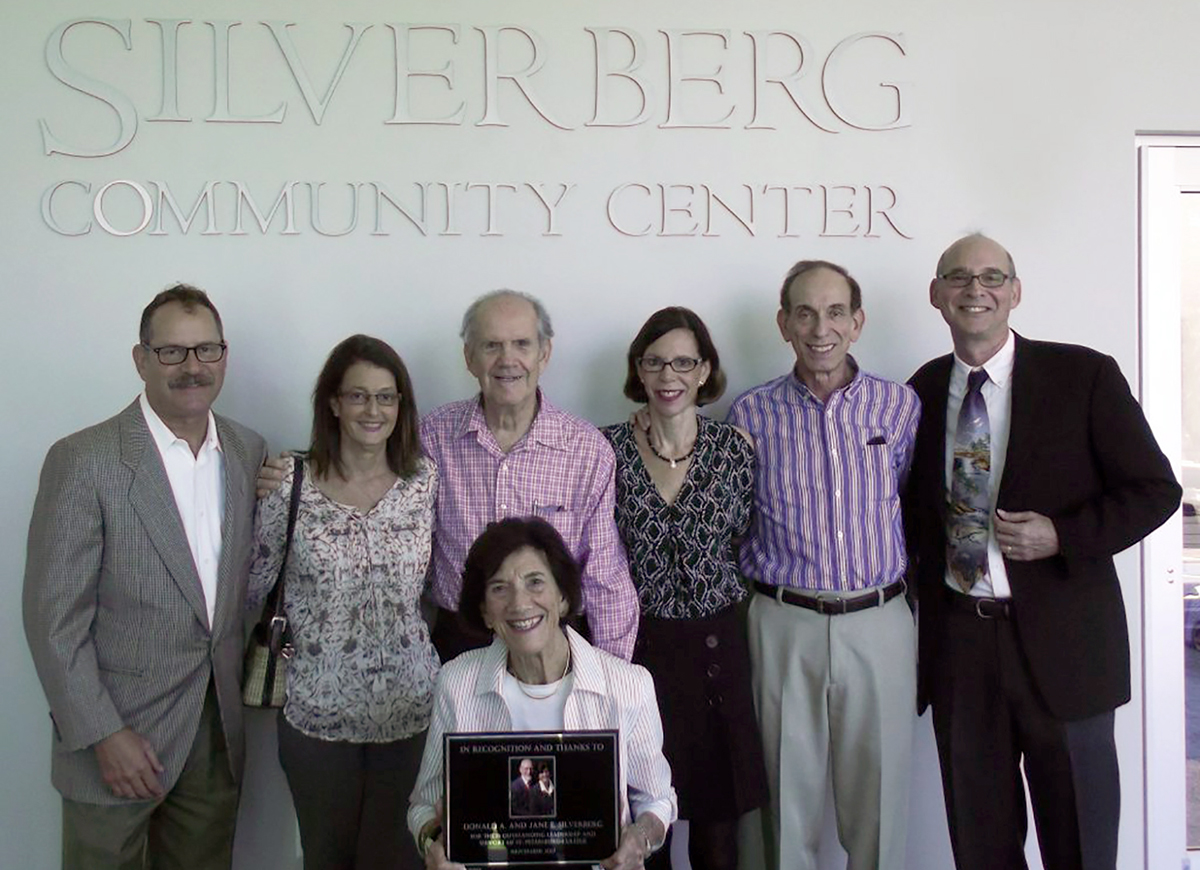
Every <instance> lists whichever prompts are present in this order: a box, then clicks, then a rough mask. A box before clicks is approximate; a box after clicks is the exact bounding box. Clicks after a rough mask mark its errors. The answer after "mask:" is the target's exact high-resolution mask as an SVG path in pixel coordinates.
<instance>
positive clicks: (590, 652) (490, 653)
mask: <svg viewBox="0 0 1200 870" xmlns="http://www.w3.org/2000/svg"><path fill="white" fill-rule="evenodd" d="M566 629H567V643H569V644H570V645H571V673H573V674H574V675H575V681H574V683H573V684H572V686H571V691H572V692H591V693H593V694H596V695H604V694H607V692H608V680H607V679H605V676H604V668H603V666H602V665H601V664H600V656H599V654H598V653H597V652H596V649H595V647H593V646H592V645H591V644H589V643H588V642H587V641H586V640H584V639H583V638H582V637H581V636H580V635H579V633H578V632H576V631H575V629H573V628H571V627H570V626H566ZM507 665H508V647H506V646H505V645H504V641H502V640H500V638H498V637H497V638H494V639H493V640H492V645H491V646H489V647H488V648H487V650H486V652H485V653H484V656H483V666H482V667H481V668H480V669H479V676H478V677H476V679H475V694H476V695H486V694H489V693H493V694H496V695H500V696H501V697H503V692H502V691H501V687H502V686H503V685H504V670H505V668H506V667H507Z"/></svg>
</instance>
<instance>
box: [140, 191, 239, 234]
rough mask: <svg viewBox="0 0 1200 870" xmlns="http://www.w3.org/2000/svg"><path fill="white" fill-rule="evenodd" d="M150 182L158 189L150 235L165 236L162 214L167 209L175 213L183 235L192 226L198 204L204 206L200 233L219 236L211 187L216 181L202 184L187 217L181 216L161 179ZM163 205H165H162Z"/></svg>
mask: <svg viewBox="0 0 1200 870" xmlns="http://www.w3.org/2000/svg"><path fill="white" fill-rule="evenodd" d="M150 184H151V185H152V186H153V187H154V188H155V189H156V190H157V191H158V197H157V203H158V207H157V208H156V209H155V212H156V213H157V216H158V220H157V221H155V223H154V229H152V230H151V231H150V232H149V235H151V236H165V235H166V234H167V231H166V230H165V229H163V215H165V214H166V212H167V209H170V210H171V213H172V214H174V215H175V220H177V221H178V222H179V227H180V229H182V230H183V232H184V235H186V234H187V232H188V230H190V229H191V228H192V221H194V220H195V219H196V215H197V214H198V213H199V211H200V206H204V219H205V226H204V230H203V231H202V232H201V233H200V235H202V236H219V235H221V231H220V230H218V229H217V215H216V206H215V204H214V203H213V188H214V187H215V186H216V184H217V182H215V181H210V182H208V183H207V184H205V185H204V189H203V190H201V191H200V196H199V197H197V198H196V204H195V205H193V206H192V210H191V211H190V212H188V214H187V217H184V216H183V211H182V210H181V209H180V208H179V203H177V202H176V201H175V195H174V194H172V193H171V188H170V187H168V186H167V184H166V182H163V181H151V182H150ZM164 206H165V207H164Z"/></svg>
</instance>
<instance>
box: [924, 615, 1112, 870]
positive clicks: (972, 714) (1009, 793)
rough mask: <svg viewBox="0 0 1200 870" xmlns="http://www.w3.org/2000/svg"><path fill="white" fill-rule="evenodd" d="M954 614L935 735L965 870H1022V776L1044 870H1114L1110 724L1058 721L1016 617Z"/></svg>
mask: <svg viewBox="0 0 1200 870" xmlns="http://www.w3.org/2000/svg"><path fill="white" fill-rule="evenodd" d="M946 594H947V595H949V596H952V598H951V601H952V602H955V603H957V604H958V605H960V606H957V607H956V606H950V607H948V608H947V613H946V617H945V623H944V626H943V632H942V637H941V645H940V646H939V648H938V660H937V662H936V663H935V665H934V680H933V685H932V687H931V689H932V692H931V694H932V700H933V728H934V734H935V736H936V738H937V745H938V757H939V759H940V761H941V767H942V785H943V788H944V790H945V796H946V815H947V818H948V821H949V824H950V841H951V844H952V846H953V848H954V858H955V863H956V864H957V865H958V868H959V870H1023V868H1025V867H1026V862H1025V854H1024V845H1025V836H1026V833H1027V830H1026V829H1027V821H1026V820H1027V813H1026V808H1025V792H1024V788H1023V786H1022V783H1021V765H1022V763H1023V764H1024V769H1025V777H1026V779H1027V781H1028V783H1029V794H1030V798H1031V799H1032V801H1033V815H1034V819H1035V820H1036V822H1037V832H1038V845H1039V847H1040V849H1041V853H1042V862H1043V864H1044V865H1045V868H1046V870H1115V867H1116V862H1117V825H1118V822H1119V820H1120V804H1121V801H1120V777H1119V773H1118V770H1117V755H1116V743H1115V740H1114V738H1113V713H1112V711H1108V712H1106V713H1102V714H1100V715H1098V716H1093V717H1091V718H1088V719H1082V720H1078V721H1070V722H1066V721H1062V720H1059V719H1055V718H1054V717H1053V716H1051V715H1050V713H1049V712H1048V711H1047V709H1046V705H1045V703H1044V702H1043V701H1042V699H1041V697H1040V696H1039V694H1038V692H1037V688H1036V687H1035V686H1034V684H1033V680H1032V678H1031V676H1030V673H1029V667H1028V664H1027V663H1026V661H1025V657H1024V654H1023V653H1022V651H1021V643H1020V638H1019V636H1018V634H1017V629H1016V625H1015V624H1014V622H1013V619H1012V618H984V617H980V616H979V615H977V614H976V613H975V612H974V611H973V610H972V609H970V608H969V607H967V606H964V605H963V601H962V599H966V598H967V596H964V595H959V594H958V593H954V592H947V593H946Z"/></svg>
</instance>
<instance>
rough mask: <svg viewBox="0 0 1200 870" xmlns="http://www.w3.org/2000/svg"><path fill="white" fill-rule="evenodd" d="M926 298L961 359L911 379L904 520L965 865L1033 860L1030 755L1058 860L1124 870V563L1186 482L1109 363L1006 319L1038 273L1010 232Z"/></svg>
mask: <svg viewBox="0 0 1200 870" xmlns="http://www.w3.org/2000/svg"><path fill="white" fill-rule="evenodd" d="M929 298H930V302H931V303H932V304H933V306H934V307H935V308H937V309H938V310H940V311H941V313H942V317H943V318H944V319H945V320H946V323H947V324H949V326H950V334H951V337H952V338H953V341H954V353H953V354H952V355H947V356H944V357H940V358H938V359H935V360H932V361H931V362H929V363H926V364H925V365H924V366H923V367H922V368H921V369H920V370H919V371H918V372H917V373H916V374H915V375H913V377H912V380H911V381H910V383H911V384H912V386H913V387H915V388H916V390H917V393H918V395H919V396H920V398H921V406H922V408H923V409H924V411H923V414H922V418H921V423H920V427H919V429H918V432H917V444H916V453H915V456H914V460H913V467H912V473H911V475H910V476H909V486H908V492H907V495H906V502H905V514H906V523H907V525H908V541H909V547H910V549H911V550H912V551H913V556H914V561H915V564H916V568H917V580H918V589H919V598H918V600H919V608H920V610H919V613H920V620H919V622H920V634H919V653H920V665H919V671H918V707H919V709H920V710H921V711H922V712H923V711H924V709H925V707H926V706H927V705H929V704H932V706H933V726H934V734H935V736H936V738H937V745H938V755H939V758H940V760H941V768H942V784H943V788H944V791H945V797H946V813H947V817H948V820H949V825H950V838H951V843H952V846H953V848H954V857H955V862H956V864H957V866H958V868H959V870H991V868H995V870H1013V868H1024V867H1025V866H1026V863H1025V857H1024V842H1025V835H1026V827H1027V825H1026V809H1025V798H1024V791H1023V788H1022V783H1021V764H1022V763H1023V764H1024V770H1025V775H1026V778H1027V780H1028V783H1029V792H1030V796H1031V798H1032V801H1033V813H1034V817H1035V819H1036V821H1037V829H1038V840H1039V846H1040V848H1041V853H1042V859H1043V863H1044V864H1045V866H1046V868H1047V870H1076V868H1085V870H1113V868H1115V866H1116V855H1117V826H1118V821H1119V817H1120V780H1119V776H1118V771H1117V757H1116V746H1115V742H1114V739H1113V713H1114V710H1115V709H1116V708H1117V707H1119V706H1120V705H1121V704H1124V703H1125V702H1127V701H1128V700H1129V695H1130V689H1129V638H1128V630H1127V627H1126V621H1125V607H1124V604H1123V602H1122V599H1121V587H1120V583H1119V582H1118V579H1117V574H1116V571H1115V569H1114V567H1113V562H1112V556H1113V554H1114V553H1117V552H1120V551H1121V550H1124V549H1125V548H1127V547H1130V546H1132V545H1133V544H1135V543H1137V542H1138V541H1139V540H1141V539H1142V538H1143V537H1145V536H1146V535H1147V534H1148V533H1149V532H1151V531H1152V530H1154V529H1155V528H1157V527H1158V526H1159V525H1161V524H1162V523H1163V521H1164V520H1166V519H1167V517H1169V516H1170V515H1171V514H1172V513H1173V512H1174V511H1175V509H1176V508H1177V507H1178V506H1179V499H1180V494H1181V491H1180V488H1179V485H1178V483H1176V481H1175V477H1174V475H1173V474H1172V471H1171V467H1170V464H1169V463H1168V461H1167V459H1166V457H1165V456H1164V455H1163V454H1162V451H1161V450H1159V448H1158V445H1157V443H1155V440H1154V436H1153V434H1152V433H1151V432H1150V427H1149V426H1148V425H1147V423H1146V419H1145V417H1144V416H1143V415H1142V412H1141V409H1140V408H1139V407H1138V404H1137V402H1136V400H1135V399H1134V398H1133V396H1132V395H1131V393H1130V391H1129V386H1128V384H1126V382H1125V379H1124V378H1123V377H1122V375H1121V372H1120V370H1119V369H1118V367H1117V364H1116V363H1115V362H1114V361H1113V359H1112V358H1111V357H1108V356H1104V355H1103V354H1100V353H1098V352H1096V351H1094V350H1090V349H1088V348H1085V347H1078V346H1073V345H1064V344H1051V343H1048V342H1041V341H1030V340H1027V339H1024V338H1022V337H1021V336H1019V335H1016V334H1014V333H1013V332H1012V331H1011V330H1010V329H1009V327H1008V316H1009V312H1010V311H1011V310H1012V309H1013V308H1015V307H1016V306H1017V305H1018V304H1019V303H1020V301H1021V282H1020V280H1019V279H1018V278H1017V276H1016V269H1015V267H1014V265H1013V260H1012V257H1011V256H1010V255H1009V253H1008V252H1007V251H1006V250H1005V249H1004V248H1002V247H1001V246H1000V245H999V244H997V243H996V242H994V241H992V240H991V239H989V238H986V237H984V236H980V235H973V236H967V237H966V238H963V239H959V240H958V241H957V242H955V243H954V244H953V245H951V246H950V247H949V248H948V249H947V250H946V252H945V253H944V254H942V257H941V259H940V260H939V261H938V266H937V277H935V278H934V279H933V281H932V282H931V284H930V287H929Z"/></svg>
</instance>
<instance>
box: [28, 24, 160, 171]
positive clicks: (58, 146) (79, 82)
mask: <svg viewBox="0 0 1200 870" xmlns="http://www.w3.org/2000/svg"><path fill="white" fill-rule="evenodd" d="M85 24H98V25H100V26H101V27H107V28H108V29H109V30H113V31H115V32H116V33H117V35H119V36H120V37H121V41H122V42H123V43H124V45H125V50H126V51H132V50H133V39H132V37H131V36H130V32H129V24H130V23H129V19H128V18H121V19H114V18H74V19H72V20H70V21H66V22H64V23H62V24H60V25H58V27H56V28H54V31H53V32H52V33H51V34H50V37H49V39H47V40H46V66H48V67H49V68H50V72H51V73H52V74H53V75H54V77H55V78H56V79H58V80H59V81H60V82H62V83H63V84H64V85H66V86H67V87H69V88H73V89H74V90H77V91H79V92H80V93H81V94H87V95H88V96H89V97H95V98H96V99H97V100H100V101H101V102H102V103H107V104H108V105H109V106H111V107H112V109H113V111H114V112H116V113H117V138H116V140H115V141H114V142H113V143H112V144H111V145H109V146H107V147H102V148H82V147H72V146H70V145H67V144H65V143H64V142H62V141H60V140H59V139H58V137H57V136H55V135H54V134H53V133H52V132H51V131H50V125H49V124H47V123H46V119H45V118H39V119H38V127H39V128H41V131H42V150H43V153H44V154H45V155H46V156H47V157H49V156H50V155H51V154H65V155H66V156H68V157H108V156H109V155H111V154H116V153H117V152H118V151H120V150H121V149H122V148H124V147H125V146H126V145H128V144H129V143H130V142H132V141H133V137H134V136H135V135H136V134H137V126H138V113H137V108H136V107H135V106H134V105H133V102H132V101H131V100H130V99H129V97H127V96H126V95H125V94H124V93H123V92H122V91H120V90H118V89H117V88H115V87H113V86H112V85H109V84H106V83H104V82H102V81H99V80H98V79H94V78H92V77H91V76H89V75H87V74H86V73H83V72H80V71H79V70H77V69H75V67H73V66H71V65H70V64H69V63H68V62H67V59H66V57H65V56H64V55H63V40H64V38H65V37H66V35H67V31H68V30H70V29H71V28H72V27H76V26H80V25H85Z"/></svg>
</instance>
